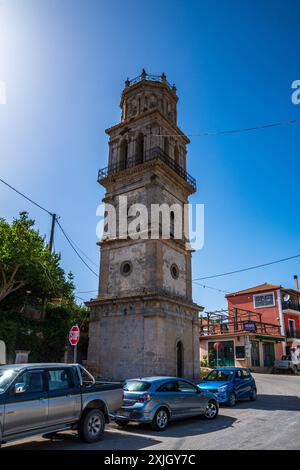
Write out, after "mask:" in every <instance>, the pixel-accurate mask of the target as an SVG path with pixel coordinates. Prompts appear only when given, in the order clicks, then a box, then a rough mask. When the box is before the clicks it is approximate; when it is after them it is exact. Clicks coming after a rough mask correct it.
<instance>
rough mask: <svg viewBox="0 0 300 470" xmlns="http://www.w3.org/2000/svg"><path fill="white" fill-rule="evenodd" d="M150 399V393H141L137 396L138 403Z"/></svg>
mask: <svg viewBox="0 0 300 470" xmlns="http://www.w3.org/2000/svg"><path fill="white" fill-rule="evenodd" d="M149 400H151V395H150V393H145V395H141V396H140V397H139V398H138V401H139V402H140V403H145V402H146V401H149Z"/></svg>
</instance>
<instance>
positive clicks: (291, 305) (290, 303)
mask: <svg viewBox="0 0 300 470" xmlns="http://www.w3.org/2000/svg"><path fill="white" fill-rule="evenodd" d="M282 310H296V311H297V312H300V304H299V302H297V301H295V300H287V301H284V300H283V301H282Z"/></svg>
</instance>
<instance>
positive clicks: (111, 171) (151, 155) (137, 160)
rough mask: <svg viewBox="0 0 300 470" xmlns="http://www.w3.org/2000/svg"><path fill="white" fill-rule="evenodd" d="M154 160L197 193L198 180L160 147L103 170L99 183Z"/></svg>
mask: <svg viewBox="0 0 300 470" xmlns="http://www.w3.org/2000/svg"><path fill="white" fill-rule="evenodd" d="M152 160H160V161H162V162H164V163H165V164H166V165H167V166H168V167H169V168H170V169H171V170H173V171H174V172H175V173H176V174H177V175H179V176H180V177H181V178H182V179H184V180H185V181H186V183H187V184H189V185H190V186H191V187H192V189H193V191H196V180H195V178H193V177H192V176H191V175H189V173H188V172H187V171H185V169H184V168H182V167H181V166H180V165H178V164H177V163H176V162H175V161H174V160H173V159H172V158H170V157H169V156H168V155H167V154H166V153H165V152H164V151H163V150H162V149H161V148H160V147H155V148H153V149H150V150H148V151H146V152H144V154H143V156H141V155H133V156H131V157H129V158H127V159H126V160H123V161H121V162H118V163H115V164H113V165H109V166H107V167H105V168H102V169H101V170H99V172H98V182H99V183H100V182H101V181H102V180H103V179H105V178H107V177H108V176H112V175H115V174H117V173H119V172H120V171H125V170H127V169H129V168H132V167H136V166H138V165H143V164H144V163H146V162H149V161H152Z"/></svg>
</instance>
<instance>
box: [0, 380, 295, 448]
mask: <svg viewBox="0 0 300 470" xmlns="http://www.w3.org/2000/svg"><path fill="white" fill-rule="evenodd" d="M255 378H256V383H257V388H258V394H259V395H258V399H257V401H256V402H250V401H244V402H240V403H238V404H237V405H236V407H235V408H229V407H221V409H220V414H219V417H218V418H217V419H216V420H214V421H205V420H202V419H198V418H197V419H189V420H185V421H177V422H174V423H171V424H170V425H169V427H168V429H167V430H166V431H165V432H163V433H156V432H153V431H151V430H150V429H149V428H148V427H147V426H146V425H137V424H131V425H129V426H128V427H127V428H126V430H123V429H119V428H118V426H116V425H115V424H110V425H109V426H107V428H106V429H107V430H106V432H105V435H104V437H103V440H101V442H99V443H97V444H83V443H81V442H80V441H79V439H78V438H77V436H76V434H75V433H74V432H65V433H60V434H59V435H58V436H57V438H55V440H52V441H50V440H45V439H43V438H41V437H37V438H30V439H26V440H23V441H16V442H15V443H11V444H6V445H4V446H3V447H2V449H3V450H4V449H7V450H17V449H20V450H23V449H29V450H34V449H37V450H51V449H65V450H72V449H76V450H79V449H82V450H92V449H105V450H135V449H147V450H149V449H151V450H154V449H157V450H159V449H167V450H180V449H182V450H188V449H190V450H201V449H300V376H289V375H266V374H256V375H255Z"/></svg>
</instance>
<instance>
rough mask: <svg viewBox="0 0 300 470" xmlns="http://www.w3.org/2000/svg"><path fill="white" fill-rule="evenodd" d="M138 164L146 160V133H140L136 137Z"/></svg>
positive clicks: (136, 158)
mask: <svg viewBox="0 0 300 470" xmlns="http://www.w3.org/2000/svg"><path fill="white" fill-rule="evenodd" d="M135 161H136V164H137V165H138V164H139V163H142V162H143V161H144V135H143V134H142V133H140V134H139V135H138V137H137V139H136V156H135Z"/></svg>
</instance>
